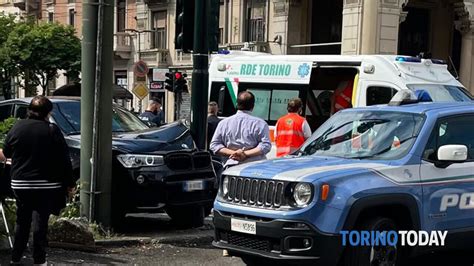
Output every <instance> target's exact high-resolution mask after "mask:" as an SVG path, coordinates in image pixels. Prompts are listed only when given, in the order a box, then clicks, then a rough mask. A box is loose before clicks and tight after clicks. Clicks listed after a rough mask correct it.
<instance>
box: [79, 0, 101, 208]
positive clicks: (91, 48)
mask: <svg viewBox="0 0 474 266" xmlns="http://www.w3.org/2000/svg"><path fill="white" fill-rule="evenodd" d="M96 7H97V1H96V0H84V2H83V4H82V12H83V15H82V35H83V39H82V49H81V50H82V55H81V57H82V64H81V65H82V69H81V77H82V82H81V83H82V85H81V161H80V162H81V166H80V180H81V184H80V188H81V190H80V191H81V196H80V199H81V216H85V217H89V215H90V198H89V197H90V181H91V176H90V174H91V169H92V168H91V164H90V158H91V156H92V126H93V123H92V121H93V118H94V117H93V116H94V86H95V65H96V41H97V10H96Z"/></svg>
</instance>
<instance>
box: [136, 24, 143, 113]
mask: <svg viewBox="0 0 474 266" xmlns="http://www.w3.org/2000/svg"><path fill="white" fill-rule="evenodd" d="M140 33H141V32H140V31H137V36H138V37H137V39H138V61H140V60H141V59H142V57H141V53H142V52H141V49H140V43H141V41H140ZM142 108H143V99H140V101H139V102H138V112H139V113H141V112H142Z"/></svg>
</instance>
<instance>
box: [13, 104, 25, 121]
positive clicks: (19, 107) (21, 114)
mask: <svg viewBox="0 0 474 266" xmlns="http://www.w3.org/2000/svg"><path fill="white" fill-rule="evenodd" d="M27 113H28V106H26V105H24V104H15V114H14V117H15V118H20V119H25V118H26V115H27Z"/></svg>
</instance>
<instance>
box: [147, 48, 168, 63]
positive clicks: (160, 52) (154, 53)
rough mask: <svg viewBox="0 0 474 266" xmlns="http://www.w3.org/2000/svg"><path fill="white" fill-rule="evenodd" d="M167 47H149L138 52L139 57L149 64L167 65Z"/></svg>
mask: <svg viewBox="0 0 474 266" xmlns="http://www.w3.org/2000/svg"><path fill="white" fill-rule="evenodd" d="M169 54H170V52H169V50H168V49H150V50H146V51H141V52H140V59H141V60H143V61H145V62H146V63H147V64H149V65H157V66H168V65H169Z"/></svg>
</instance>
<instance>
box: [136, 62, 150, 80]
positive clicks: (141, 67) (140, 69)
mask: <svg viewBox="0 0 474 266" xmlns="http://www.w3.org/2000/svg"><path fill="white" fill-rule="evenodd" d="M133 73H135V76H137V77H146V75H147V74H148V66H147V64H146V63H145V62H143V61H142V60H140V61H138V62H136V63H135V64H134V65H133Z"/></svg>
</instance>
